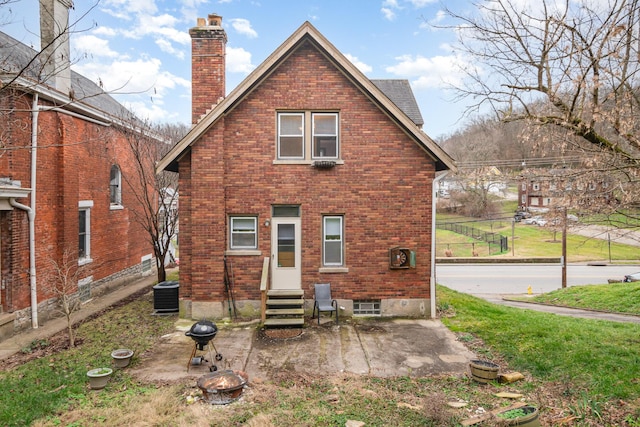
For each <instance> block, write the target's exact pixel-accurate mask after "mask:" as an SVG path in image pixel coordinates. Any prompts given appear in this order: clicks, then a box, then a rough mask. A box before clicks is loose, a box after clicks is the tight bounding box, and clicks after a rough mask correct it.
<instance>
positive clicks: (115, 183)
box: [109, 165, 122, 206]
mask: <svg viewBox="0 0 640 427" xmlns="http://www.w3.org/2000/svg"><path fill="white" fill-rule="evenodd" d="M109 189H110V199H109V200H110V202H111V204H112V205H117V206H121V205H122V174H121V173H120V168H119V167H118V165H113V166H111V174H110V177H109Z"/></svg>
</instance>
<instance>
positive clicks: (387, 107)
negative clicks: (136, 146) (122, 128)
mask: <svg viewBox="0 0 640 427" xmlns="http://www.w3.org/2000/svg"><path fill="white" fill-rule="evenodd" d="M304 43H311V44H312V45H313V46H314V47H315V48H316V49H318V51H320V52H321V53H322V54H323V55H324V56H325V57H326V58H327V59H329V61H330V62H331V63H332V64H333V65H334V66H335V67H336V68H337V69H338V70H339V71H340V72H342V73H343V74H344V75H345V76H346V77H347V78H348V79H349V80H350V81H351V82H352V83H353V84H354V85H355V86H357V87H358V88H359V90H360V91H361V92H362V93H363V94H364V95H365V96H367V97H368V98H369V99H371V100H372V101H373V102H374V103H375V104H376V105H377V106H378V108H380V109H381V110H382V111H383V112H384V113H385V114H386V115H387V116H388V117H389V118H390V119H391V120H393V121H394V122H395V123H396V124H397V125H398V126H399V127H400V128H401V129H402V130H403V131H404V132H405V133H407V134H408V135H409V136H411V137H412V138H413V139H414V141H415V142H416V143H417V144H418V145H419V146H420V147H421V148H422V149H423V150H424V151H425V153H427V155H429V156H430V157H431V158H432V159H433V160H434V162H435V163H436V170H446V169H455V164H454V162H453V159H451V157H449V155H448V154H447V153H446V152H445V151H444V150H442V148H440V147H439V146H438V145H437V144H436V143H435V142H434V141H433V140H432V139H431V138H429V137H428V136H427V135H426V134H425V133H424V132H423V131H422V130H421V129H420V127H419V126H420V125H419V124H417V123H419V122H422V116H421V115H420V111H419V109H418V107H417V104H416V102H415V98H414V97H413V93H411V94H410V96H408V95H407V89H408V91H409V92H411V89H410V87H409V85H408V82H406V81H404V82H405V83H401V82H403V81H402V80H394V81H392V82H393V83H379V85H380V86H381V87H383V88H384V89H386V93H387V94H388V95H387V94H385V90H382V89H381V87H379V86H378V85H377V84H375V83H374V82H373V81H371V80H369V79H368V78H367V77H366V76H365V75H364V74H362V72H361V71H360V70H358V69H357V68H356V67H355V66H354V65H353V64H352V63H351V62H350V61H349V60H348V59H347V58H346V57H345V56H344V55H343V54H342V53H341V52H340V51H338V50H337V49H336V48H335V46H333V44H331V43H330V42H329V41H328V40H327V39H326V38H325V37H324V36H323V35H322V34H320V32H318V30H317V29H316V28H315V27H314V26H313V25H311V23H309V22H305V23H304V24H302V26H300V28H298V29H297V30H296V31H295V32H294V33H293V34H292V35H291V36H290V37H289V38H288V39H287V40H285V42H284V43H282V44H281V45H280V46H279V47H278V48H277V49H276V50H275V51H274V52H273V53H272V54H271V55H269V57H268V58H267V59H266V60H265V61H264V62H263V63H262V64H260V66H258V67H257V68H256V69H255V70H254V71H253V72H252V73H251V74H249V76H247V78H246V79H245V80H243V81H242V83H240V84H239V85H238V86H237V87H236V88H235V89H233V90H232V91H231V92H230V93H229V95H228V96H227V97H226V98H224V99H222V100H221V101H220V102H219V103H218V104H216V105H214V106H212V109H211V110H210V111H208V112H207V114H205V115H204V116H202V117H201V118H200V120H199V121H198V122H197V123H196V124H195V125H194V126H193V127H192V128H191V130H190V131H189V133H187V135H186V136H185V137H184V138H183V139H182V140H181V141H180V142H178V144H176V145H175V146H174V147H173V148H172V149H171V150H170V151H169V153H167V155H166V156H165V157H164V158H163V159H162V160H161V161H160V162H159V163H158V166H157V170H158V171H162V170H169V171H174V172H177V161H178V160H179V159H180V157H181V156H182V154H183V153H185V152H186V151H187V150H188V149H189V147H190V146H191V145H192V144H193V143H195V142H196V141H197V140H198V139H199V138H200V137H201V136H202V135H203V134H204V133H205V132H206V131H207V129H209V128H210V127H211V126H212V125H213V124H215V122H216V121H217V120H218V119H219V118H220V117H222V116H224V115H225V114H227V113H228V112H229V111H231V110H232V109H233V108H234V107H235V106H236V105H237V104H238V103H240V102H242V100H243V99H244V98H245V97H246V96H248V95H249V94H250V93H251V92H252V91H253V89H254V88H255V87H256V86H258V85H260V83H261V82H262V81H264V80H265V79H266V78H267V77H269V76H270V75H271V73H272V72H273V71H274V70H275V69H277V68H278V66H279V65H280V64H281V63H282V62H283V61H285V60H286V59H287V58H288V57H289V56H290V55H291V54H292V53H293V52H295V51H296V49H297V48H298V47H300V46H302V45H303V44H304ZM377 82H380V81H377ZM398 104H400V105H398ZM402 108H406V111H407V112H406V113H405V111H403V109H402ZM416 112H417V114H416ZM409 115H411V117H410V116H409Z"/></svg>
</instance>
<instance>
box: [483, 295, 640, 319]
mask: <svg viewBox="0 0 640 427" xmlns="http://www.w3.org/2000/svg"><path fill="white" fill-rule="evenodd" d="M475 296H477V297H478V298H482V299H484V300H487V301H489V302H492V303H494V304H500V305H507V306H509V307H516V308H522V309H526V310H535V311H542V312H545V313H553V314H557V315H559V316H571V317H580V318H584V319H597V320H608V321H611V322H626V323H640V316H634V315H627V314H619V313H607V312H602V311H593V310H581V309H579V308H569V307H558V306H555V305H546V304H537V303H532V302H527V301H516V300H515V299H514V295H496V294H476V295H475ZM521 296H522V295H521V294H520V295H518V297H521Z"/></svg>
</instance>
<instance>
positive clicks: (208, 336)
mask: <svg viewBox="0 0 640 427" xmlns="http://www.w3.org/2000/svg"><path fill="white" fill-rule="evenodd" d="M217 333H218V328H217V327H216V324H215V323H213V322H211V321H210V320H206V319H202V320H200V321H199V322H196V323H194V324H193V325H191V328H190V329H189V330H188V331H187V332H185V333H184V334H185V335H186V336H188V337H191V339H192V340H193V349H192V350H191V357H189V363H188V364H187V372H189V368H190V367H191V365H192V364H193V363H194V361H207V359H205V358H204V356H200V357H196V354H197V352H198V351H200V352H207V353H208V354H209V361H210V363H211V366H210V367H209V371H211V372H213V371H217V370H218V367H217V366H216V365H215V364H214V363H213V360H214V359H213V358H212V357H211V355H212V352H211V350H213V351H214V352H215V360H217V361H220V360H222V354H220V353H218V350H217V349H216V347H215V345H213V342H212V341H213V339H214V338H215V336H216V334H217ZM198 364H199V363H198Z"/></svg>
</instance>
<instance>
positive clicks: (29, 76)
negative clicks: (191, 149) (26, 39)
mask: <svg viewBox="0 0 640 427" xmlns="http://www.w3.org/2000/svg"><path fill="white" fill-rule="evenodd" d="M42 4H43V6H42V7H44V8H47V9H45V10H44V11H43V12H42V13H41V16H42V22H41V25H42V29H41V32H42V35H43V40H42V45H43V46H47V45H49V46H50V48H51V49H52V50H51V51H48V52H47V51H45V52H43V53H42V54H40V55H38V53H37V52H36V51H34V50H33V49H31V48H29V47H28V46H25V45H24V44H22V43H20V42H18V41H17V40H15V39H13V38H11V37H9V36H7V35H6V34H2V33H0V57H1V58H3V59H2V60H1V61H0V67H1V68H2V71H3V75H2V89H1V90H0V117H1V118H2V128H1V133H0V283H1V292H0V303H1V310H0V326H1V327H2V329H1V330H0V338H2V337H3V336H7V335H10V334H12V333H14V332H15V331H17V330H20V329H23V328H26V327H28V326H29V325H31V326H33V327H37V326H38V323H41V322H42V321H43V320H45V319H46V318H47V317H49V316H50V315H51V308H52V307H51V306H50V305H51V304H52V302H53V299H52V298H53V297H54V296H55V293H54V292H52V289H51V287H52V284H53V282H54V280H55V279H54V277H55V273H54V264H55V265H58V266H62V265H64V264H65V261H64V260H65V254H66V256H67V259H69V258H70V259H71V265H73V264H75V265H76V266H77V268H78V274H77V279H78V282H79V291H80V294H81V297H82V298H89V297H92V296H94V295H97V294H99V293H100V292H102V290H104V289H106V288H108V286H104V287H100V285H103V284H109V285H114V284H115V283H120V282H121V281H122V280H123V279H124V278H127V277H128V278H130V277H132V276H137V275H140V274H142V273H143V272H147V271H149V272H150V271H151V269H152V268H151V267H152V265H153V257H152V253H153V251H152V248H151V246H150V244H149V243H148V240H149V239H148V236H147V235H146V234H145V232H144V230H143V229H142V228H141V227H140V226H139V225H138V224H137V223H136V222H135V221H134V218H133V213H132V211H131V207H132V206H133V204H134V203H136V199H135V197H134V196H133V195H132V193H131V191H130V188H128V187H127V186H126V185H123V184H124V183H125V180H124V179H123V176H125V175H124V174H134V173H135V169H134V164H133V159H132V156H131V154H130V151H129V148H128V145H127V141H126V139H125V137H124V134H123V132H122V130H123V129H124V128H129V129H130V127H131V124H134V123H136V122H135V119H134V118H133V116H132V115H131V113H130V112H128V111H127V110H126V109H125V108H124V107H122V106H121V105H120V104H119V103H117V102H116V101H115V100H114V99H113V98H111V97H110V96H109V95H108V94H106V93H104V92H103V91H102V90H101V89H100V88H99V87H98V86H97V85H96V84H94V83H92V82H91V81H89V80H88V79H86V78H84V77H82V76H80V75H78V74H77V73H74V72H71V70H70V68H69V63H68V58H69V57H68V54H67V53H64V52H68V41H67V40H66V37H64V36H62V37H58V35H57V34H55V31H56V30H59V29H61V28H67V24H66V23H65V22H64V20H65V19H66V20H67V22H68V7H69V6H70V2H69V1H67V0H46V1H43V2H42ZM51 16H56V18H58V19H61V20H63V21H62V22H58V23H57V24H55V23H54V22H53V20H52V19H50V18H51ZM51 37H52V38H53V39H55V40H56V43H51V44H50V43H49V41H50V40H51V39H50V38H51ZM57 42H60V44H57ZM36 57H37V58H36ZM33 58H36V60H35V61H31V60H32V59H33ZM45 60H46V61H45ZM30 61H31V62H30ZM29 63H30V65H29V66H28V67H27V68H26V69H24V70H23V68H24V67H25V66H26V65H27V64H29ZM20 70H22V71H20ZM16 72H19V73H18V74H16ZM143 270H144V271H143ZM92 293H93V295H92Z"/></svg>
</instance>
